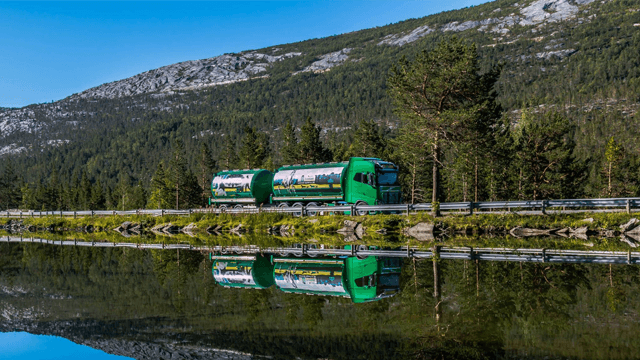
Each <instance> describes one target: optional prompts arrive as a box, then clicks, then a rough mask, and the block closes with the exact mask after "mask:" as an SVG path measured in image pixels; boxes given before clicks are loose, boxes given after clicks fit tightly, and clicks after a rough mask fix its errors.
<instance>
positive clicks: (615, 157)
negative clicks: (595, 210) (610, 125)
mask: <svg viewBox="0 0 640 360" xmlns="http://www.w3.org/2000/svg"><path fill="white" fill-rule="evenodd" d="M623 156H624V149H623V148H622V147H621V146H620V144H618V143H617V142H616V140H615V139H614V138H613V136H612V137H611V138H609V141H608V142H607V147H606V148H605V150H604V158H605V173H606V177H607V189H606V192H605V194H606V196H608V197H612V196H613V182H614V180H615V179H614V174H613V172H614V170H616V169H615V167H617V165H618V162H619V161H620V160H622V158H623Z"/></svg>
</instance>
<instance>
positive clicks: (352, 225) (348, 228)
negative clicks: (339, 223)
mask: <svg viewBox="0 0 640 360" xmlns="http://www.w3.org/2000/svg"><path fill="white" fill-rule="evenodd" d="M359 224H360V223H359V222H357V221H352V220H345V221H344V227H342V228H341V229H338V232H339V233H341V234H352V233H354V232H355V231H356V227H358V225H359Z"/></svg>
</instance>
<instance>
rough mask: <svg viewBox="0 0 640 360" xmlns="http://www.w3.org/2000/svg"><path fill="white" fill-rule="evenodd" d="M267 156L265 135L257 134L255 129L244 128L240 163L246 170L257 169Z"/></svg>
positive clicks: (267, 143) (267, 145)
mask: <svg viewBox="0 0 640 360" xmlns="http://www.w3.org/2000/svg"><path fill="white" fill-rule="evenodd" d="M268 155H269V138H268V137H267V135H266V134H265V133H258V131H257V130H256V129H255V128H252V127H248V126H247V127H246V128H245V129H244V138H243V139H242V148H240V162H241V163H242V165H243V166H244V167H245V168H247V169H254V168H258V167H260V166H262V165H263V163H264V161H265V160H266V159H267V156H268Z"/></svg>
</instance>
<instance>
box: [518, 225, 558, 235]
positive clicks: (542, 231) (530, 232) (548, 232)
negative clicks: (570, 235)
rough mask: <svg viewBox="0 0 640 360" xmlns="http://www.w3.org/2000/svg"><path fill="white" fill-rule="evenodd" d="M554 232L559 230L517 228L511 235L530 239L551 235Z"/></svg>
mask: <svg viewBox="0 0 640 360" xmlns="http://www.w3.org/2000/svg"><path fill="white" fill-rule="evenodd" d="M554 231H557V229H531V228H523V227H520V226H516V227H514V228H513V229H511V230H510V231H509V233H510V234H511V235H513V236H515V237H529V236H545V235H551V234H553V232H554Z"/></svg>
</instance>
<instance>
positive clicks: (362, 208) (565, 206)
mask: <svg viewBox="0 0 640 360" xmlns="http://www.w3.org/2000/svg"><path fill="white" fill-rule="evenodd" d="M634 208H640V198H613V199H564V200H527V201H488V202H452V203H440V211H464V212H468V213H469V214H473V213H474V212H482V213H496V212H499V213H504V212H516V211H517V212H518V213H521V214H534V213H535V214H539V213H547V212H548V213H572V212H584V211H590V212H619V211H626V212H627V213H630V212H631V211H632V210H633V209H634ZM432 210H433V207H432V205H431V204H430V203H423V204H385V205H357V206H356V205H340V206H305V205H300V206H284V207H277V206H262V207H243V208H230V209H219V208H207V209H188V210H148V209H140V210H127V211H119V210H86V211H32V210H28V211H20V210H17V211H2V212H0V216H3V217H7V218H23V217H43V216H60V217H84V216H115V215H119V216H123V215H152V216H164V215H182V216H184V215H191V214H195V213H208V214H221V213H228V214H256V213H291V214H294V215H298V216H305V215H316V214H319V213H323V214H333V213H350V214H362V215H364V214H367V213H376V212H391V213H398V214H409V213H410V212H415V211H432Z"/></svg>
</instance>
